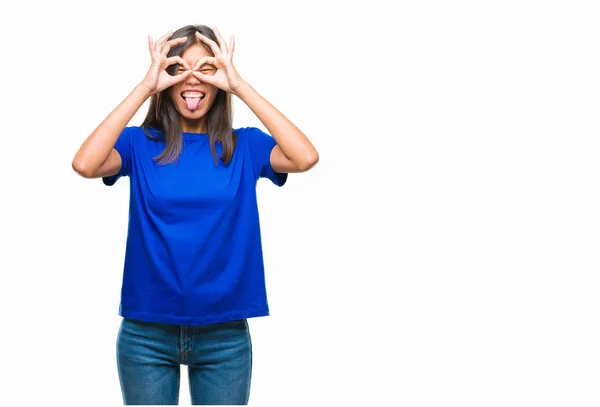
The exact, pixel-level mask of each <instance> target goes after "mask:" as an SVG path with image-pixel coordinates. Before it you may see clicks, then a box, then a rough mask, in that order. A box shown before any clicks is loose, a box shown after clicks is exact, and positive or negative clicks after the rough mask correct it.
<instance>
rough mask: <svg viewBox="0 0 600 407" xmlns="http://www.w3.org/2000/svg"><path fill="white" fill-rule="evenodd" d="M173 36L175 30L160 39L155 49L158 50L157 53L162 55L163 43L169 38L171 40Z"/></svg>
mask: <svg viewBox="0 0 600 407" xmlns="http://www.w3.org/2000/svg"><path fill="white" fill-rule="evenodd" d="M171 35H173V30H171V31H169V32H168V33H166V34H165V35H163V36H162V37H160V38H159V39H158V41H156V43H155V45H154V49H155V50H156V52H158V53H159V54H160V50H161V49H162V46H163V43H164V42H165V41H166V40H167V38H169V37H170V36H171Z"/></svg>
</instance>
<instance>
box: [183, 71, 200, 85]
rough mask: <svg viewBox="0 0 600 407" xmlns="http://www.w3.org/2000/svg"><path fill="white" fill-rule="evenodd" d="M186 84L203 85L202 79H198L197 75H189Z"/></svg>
mask: <svg viewBox="0 0 600 407" xmlns="http://www.w3.org/2000/svg"><path fill="white" fill-rule="evenodd" d="M186 82H187V83H188V84H189V85H197V84H199V83H202V81H201V80H200V79H198V78H196V75H194V73H191V74H189V75H188V77H187V78H186Z"/></svg>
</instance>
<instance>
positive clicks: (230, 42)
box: [229, 35, 235, 62]
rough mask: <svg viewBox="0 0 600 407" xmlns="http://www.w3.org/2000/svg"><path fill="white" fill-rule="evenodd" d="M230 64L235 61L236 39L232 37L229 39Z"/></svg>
mask: <svg viewBox="0 0 600 407" xmlns="http://www.w3.org/2000/svg"><path fill="white" fill-rule="evenodd" d="M229 44H231V45H230V46H229V62H231V61H233V50H234V49H235V37H234V36H233V35H232V36H231V38H230V39H229Z"/></svg>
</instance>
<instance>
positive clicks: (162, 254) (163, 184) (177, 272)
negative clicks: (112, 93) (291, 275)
mask: <svg viewBox="0 0 600 407" xmlns="http://www.w3.org/2000/svg"><path fill="white" fill-rule="evenodd" d="M146 130H147V131H148V133H149V134H151V135H152V136H159V139H158V140H156V141H155V140H152V139H150V138H149V137H148V136H147V135H146V134H145V133H144V130H143V129H142V128H141V127H135V126H132V127H126V128H125V129H124V130H123V132H122V133H121V134H120V136H119V138H118V140H117V142H116V144H115V146H114V148H115V149H116V150H117V151H118V152H119V155H120V156H121V161H122V165H121V169H120V171H119V173H118V174H116V175H112V176H109V177H103V182H104V184H105V185H108V186H111V185H114V184H115V182H116V181H117V180H118V179H119V178H121V177H122V176H128V177H129V178H130V199H129V222H128V231H127V246H126V251H125V264H124V270H123V284H122V289H121V302H120V306H119V315H121V316H122V317H125V318H130V319H137V320H141V321H150V322H162V323H168V324H181V325H205V324H211V323H217V322H225V321H232V320H238V319H244V318H250V317H259V316H266V315H269V306H268V301H267V293H266V284H265V273H264V264H263V253H262V245H261V234H260V225H259V215H258V205H257V196H256V185H257V181H258V179H259V178H261V177H264V178H268V179H270V180H271V181H272V182H273V183H274V184H275V185H277V186H283V185H284V184H285V182H286V180H287V174H284V173H276V172H275V171H274V170H273V167H272V166H271V163H270V155H271V151H272V149H273V147H274V146H275V145H276V141H275V139H274V138H273V137H271V136H270V135H268V134H267V133H265V132H263V131H262V130H260V129H258V128H254V127H244V128H239V129H235V130H234V132H235V133H236V134H237V138H238V139H237V146H236V148H235V151H234V154H233V158H232V160H231V162H230V163H229V164H228V165H225V164H224V163H223V162H222V161H221V160H220V159H219V161H218V166H217V165H215V162H214V158H213V156H212V153H211V149H210V144H209V136H208V134H207V133H185V132H184V133H183V134H182V141H183V148H182V152H181V155H180V156H179V160H178V161H174V162H172V163H170V164H167V165H162V164H158V163H157V162H155V161H154V160H153V157H157V156H158V155H159V154H160V153H162V151H163V150H164V147H165V142H164V135H161V134H160V133H159V132H158V131H157V130H154V129H146ZM215 149H216V152H217V157H220V156H221V152H222V145H221V144H220V143H219V142H217V143H216V145H215Z"/></svg>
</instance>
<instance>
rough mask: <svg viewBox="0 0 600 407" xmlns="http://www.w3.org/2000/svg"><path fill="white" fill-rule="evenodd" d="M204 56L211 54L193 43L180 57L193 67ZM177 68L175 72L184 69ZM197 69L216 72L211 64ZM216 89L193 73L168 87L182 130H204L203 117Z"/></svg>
mask: <svg viewBox="0 0 600 407" xmlns="http://www.w3.org/2000/svg"><path fill="white" fill-rule="evenodd" d="M205 56H212V55H211V53H210V52H208V51H207V50H206V48H204V47H203V46H202V45H200V44H194V45H192V46H190V47H189V48H188V49H186V50H185V51H184V52H183V54H182V55H181V58H183V59H184V60H185V62H187V63H188V65H189V66H190V67H191V68H193V67H194V66H195V65H196V62H198V61H199V60H200V59H201V58H203V57H205ZM178 69H179V71H178V72H176V73H181V72H183V71H184V70H185V68H184V67H182V66H180V67H179V68H178ZM198 70H199V71H200V72H202V73H204V74H207V75H214V73H215V72H216V68H215V67H214V66H212V65H204V66H201V67H199V68H198ZM218 91H219V89H218V88H217V87H216V86H213V85H209V84H208V83H205V82H202V81H200V79H198V78H196V77H195V76H194V75H193V74H190V75H189V76H188V77H187V78H186V79H185V80H183V81H182V82H179V83H176V84H175V85H173V86H171V87H170V88H169V96H170V97H171V100H172V101H173V104H174V105H175V108H176V109H177V111H178V112H179V114H180V115H181V127H182V131H185V132H193V133H201V132H205V131H206V126H205V120H204V117H205V115H206V113H207V112H208V111H209V110H210V108H211V107H212V105H213V103H214V102H215V99H216V98H217V92H218Z"/></svg>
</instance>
